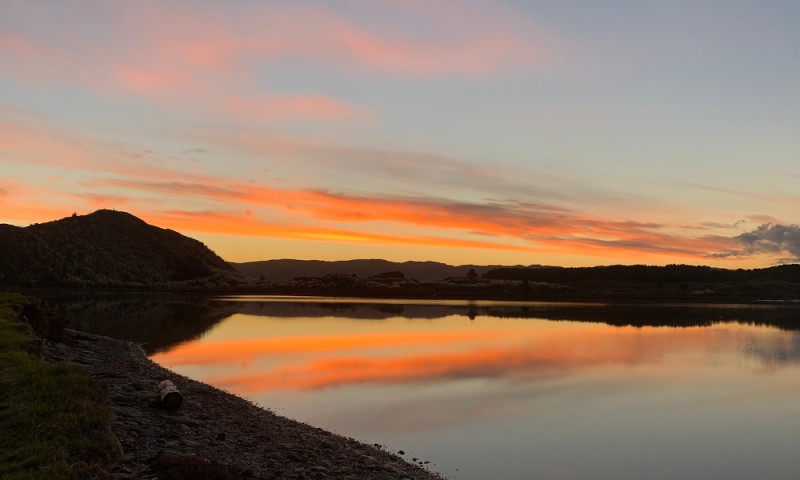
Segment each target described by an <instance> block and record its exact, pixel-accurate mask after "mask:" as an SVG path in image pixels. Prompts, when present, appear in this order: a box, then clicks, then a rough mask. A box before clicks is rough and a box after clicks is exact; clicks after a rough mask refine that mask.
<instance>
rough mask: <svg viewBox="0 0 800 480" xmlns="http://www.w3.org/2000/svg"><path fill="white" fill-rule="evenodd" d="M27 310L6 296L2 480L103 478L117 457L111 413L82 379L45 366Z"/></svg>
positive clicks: (0, 317) (1, 344) (0, 374)
mask: <svg viewBox="0 0 800 480" xmlns="http://www.w3.org/2000/svg"><path fill="white" fill-rule="evenodd" d="M28 304H29V301H28V300H27V299H26V298H25V297H22V296H20V295H17V294H7V293H0V432H2V435H0V478H3V479H6V480H23V479H26V480H27V479H72V478H75V479H78V478H91V477H97V476H98V475H101V474H102V472H103V471H104V469H106V468H107V467H108V466H109V465H110V464H111V463H112V462H113V461H114V459H115V458H116V457H117V455H118V454H119V443H118V442H117V440H116V438H115V437H114V435H113V434H112V432H111V428H110V425H111V421H112V414H111V411H110V410H109V409H108V407H107V406H106V404H105V402H104V394H103V393H102V391H101V390H100V389H99V388H98V386H97V385H96V384H95V383H94V382H93V381H92V379H91V378H90V377H89V376H88V375H87V374H86V373H85V372H84V371H82V370H81V369H79V368H77V367H74V366H66V365H53V364H48V363H43V362H42V361H41V360H40V358H39V355H40V351H41V340H39V339H38V338H36V336H35V335H34V333H33V331H32V329H31V326H30V325H29V324H28V323H27V322H25V321H24V320H23V318H24V317H23V313H22V312H23V309H24V307H25V306H26V305H28Z"/></svg>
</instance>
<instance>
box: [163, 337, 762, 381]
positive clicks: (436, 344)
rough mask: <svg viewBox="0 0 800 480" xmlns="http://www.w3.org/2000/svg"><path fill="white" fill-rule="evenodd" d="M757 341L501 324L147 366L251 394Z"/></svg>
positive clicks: (553, 369) (463, 375) (195, 356)
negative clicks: (200, 372)
mask: <svg viewBox="0 0 800 480" xmlns="http://www.w3.org/2000/svg"><path fill="white" fill-rule="evenodd" d="M755 334H756V332H755V330H754V329H752V328H750V327H746V326H735V325H718V326H713V327H698V328H688V329H672V328H656V327H643V328H637V327H610V326H606V325H591V326H586V325H585V324H584V325H576V326H575V327H574V328H568V329H565V330H561V329H559V330H552V329H547V328H530V327H526V328H520V327H519V326H509V327H508V328H497V329H492V330H455V331H428V332H423V331H406V332H381V333H353V334H334V335H298V336H290V337H281V338H261V339H247V340H225V341H215V342H209V341H202V340H199V341H195V342H192V343H188V344H184V345H181V346H179V347H177V348H175V349H173V350H171V351H169V352H165V353H160V354H157V355H154V357H153V359H154V360H155V361H157V362H159V363H161V364H164V365H169V366H175V365H200V366H206V367H209V366H219V365H222V364H228V365H229V366H228V367H226V368H225V370H223V372H225V373H222V374H215V375H213V376H209V377H208V378H204V381H207V382H209V383H212V384H214V385H217V386H221V387H224V388H227V389H230V390H232V391H235V392H240V393H251V392H259V391H267V390H309V389H322V388H327V387H333V386H338V385H343V384H365V383H374V384H382V383H403V382H427V381H440V380H454V379H470V378H506V379H509V380H515V381H524V380H529V379H536V378H548V377H554V376H563V375H566V374H568V373H569V372H570V371H574V370H588V369H596V368H600V367H603V366H609V365H612V366H623V367H624V366H635V365H638V364H643V363H648V364H656V363H659V362H660V361H661V360H662V358H663V357H664V356H665V355H670V354H674V353H675V351H676V350H675V346H676V345H680V349H679V351H678V353H680V354H681V355H683V356H686V355H687V354H688V355H689V357H690V356H691V354H697V353H699V354H702V353H703V352H710V351H714V352H719V351H720V346H721V345H729V346H730V345H735V344H737V343H741V342H737V341H736V340H737V339H738V340H743V339H746V338H749V336H752V335H755ZM732 340H733V341H732ZM728 348H730V347H728ZM687 358H688V357H687ZM236 364H238V365H236ZM670 365H671V367H670V370H669V372H666V373H664V374H667V375H682V374H684V373H686V372H688V371H690V369H691V367H692V366H691V362H690V361H688V360H686V361H685V362H684V366H685V369H684V368H682V366H681V365H682V364H681V361H680V360H678V361H677V362H676V361H675V360H674V359H673V361H672V362H671V364H670ZM676 365H677V366H676Z"/></svg>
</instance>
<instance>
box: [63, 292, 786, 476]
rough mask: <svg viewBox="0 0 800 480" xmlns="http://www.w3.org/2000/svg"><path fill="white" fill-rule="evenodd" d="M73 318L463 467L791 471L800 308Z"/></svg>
mask: <svg viewBox="0 0 800 480" xmlns="http://www.w3.org/2000/svg"><path fill="white" fill-rule="evenodd" d="M63 305H65V307H64V308H65V309H66V310H67V313H68V315H69V316H70V317H71V318H72V322H73V324H74V325H75V326H76V327H78V328H83V329H85V330H90V331H96V332H99V333H103V334H106V335H111V336H117V337H122V338H127V339H131V340H136V341H140V342H146V346H147V349H148V351H149V352H150V354H151V355H152V358H153V359H154V360H155V361H157V362H159V363H161V364H163V365H165V366H167V367H169V368H172V369H173V370H176V371H178V372H180V373H182V374H184V375H187V376H190V377H192V378H195V379H198V380H202V381H204V382H207V383H211V384H213V385H216V386H219V387H222V388H224V389H227V390H229V391H232V392H235V393H237V394H240V395H242V396H244V397H247V398H249V399H251V400H253V401H255V402H256V403H258V404H261V405H263V406H266V407H269V408H271V409H273V410H275V411H277V412H278V413H280V414H283V415H286V416H289V417H292V418H295V419H299V420H302V421H305V422H308V423H311V424H313V425H316V426H320V427H323V428H326V429H329V430H332V431H335V432H337V433H341V434H343V435H347V436H351V437H354V438H357V439H360V440H362V441H364V442H367V443H380V444H383V445H386V446H387V448H388V449H389V450H392V451H397V450H404V451H405V452H406V455H405V456H406V457H407V458H409V459H411V458H412V457H418V458H419V459H420V460H425V461H430V462H431V467H432V468H433V469H434V470H437V471H439V472H441V473H444V474H445V475H448V476H451V477H453V478H456V479H464V480H466V479H495V478H496V479H530V478H537V479H580V480H586V479H614V480H619V479H636V480H640V479H669V480H674V479H684V480H685V479H703V480H708V479H716V478H720V479H722V478H724V479H748V480H750V479H756V478H763V479H792V480H794V479H796V478H798V477H800V455H798V454H797V442H798V440H800V309H798V308H796V307H795V308H792V307H781V306H627V307H626V306H605V305H568V304H560V305H559V304H507V303H506V304H504V303H465V302H451V303H444V304H431V303H427V302H417V303H405V304H398V303H395V302H383V303H376V302H375V301H374V300H363V301H354V300H352V299H349V300H335V299H310V298H307V299H286V298H231V299H224V300H220V299H216V300H212V299H204V298H189V299H185V298H183V299H181V298H172V297H157V298H128V299H106V300H97V299H83V300H73V301H72V302H65V303H64V304H63Z"/></svg>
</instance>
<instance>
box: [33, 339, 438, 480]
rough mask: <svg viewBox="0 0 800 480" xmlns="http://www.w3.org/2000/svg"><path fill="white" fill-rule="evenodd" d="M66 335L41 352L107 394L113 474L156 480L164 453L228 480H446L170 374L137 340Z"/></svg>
mask: <svg viewBox="0 0 800 480" xmlns="http://www.w3.org/2000/svg"><path fill="white" fill-rule="evenodd" d="M65 335H66V337H67V341H66V342H64V343H58V342H54V341H49V340H47V341H45V342H44V352H43V358H44V360H45V361H48V362H53V363H63V364H73V365H77V366H79V367H81V368H83V369H84V370H86V371H87V372H88V373H89V375H90V376H91V377H92V378H93V379H95V380H96V381H97V382H98V383H99V384H100V385H101V386H102V388H103V389H104V390H105V391H106V392H107V402H108V404H109V407H110V408H111V410H112V411H113V413H114V415H115V416H116V419H115V421H114V423H113V425H112V430H113V432H114V434H115V435H116V437H117V439H118V440H119V442H120V446H121V447H122V452H123V454H122V456H121V458H120V459H119V461H118V462H117V463H116V464H115V465H114V466H113V467H112V468H111V469H110V471H109V472H108V473H109V475H110V476H111V478H116V479H120V480H127V479H135V478H158V472H157V469H158V468H159V467H158V462H160V461H162V460H163V459H164V458H173V459H174V458H188V459H192V460H199V461H200V462H209V463H210V464H215V465H219V466H226V467H227V470H228V471H229V472H231V475H232V476H230V477H228V478H254V479H279V478H280V479H285V478H303V479H332V478H336V479H353V480H355V479H374V480H395V479H397V480H400V479H406V480H442V478H443V477H441V476H440V475H439V474H436V473H434V472H431V471H429V470H427V469H425V468H423V467H422V466H419V465H415V464H412V463H409V462H408V461H406V460H405V459H403V458H402V457H400V456H398V455H396V454H393V453H390V452H388V451H386V450H384V449H382V448H380V447H379V446H378V445H367V444H364V443H361V442H359V441H356V440H354V439H351V438H347V437H344V436H341V435H338V434H335V433H331V432H328V431H326V430H323V429H320V428H317V427H313V426H311V425H308V424H305V423H302V422H299V421H296V420H291V419H288V418H285V417H282V416H280V415H277V414H275V413H273V412H271V411H269V410H267V409H264V408H262V407H259V406H257V405H255V404H253V403H251V402H250V401H248V400H245V399H243V398H241V397H238V396H236V395H233V394H231V393H228V392H225V391H223V390H219V389H217V388H215V387H212V386H210V385H207V384H205V383H202V382H198V381H196V380H192V379H189V378H187V377H184V376H182V375H179V374H177V373H175V372H172V371H171V370H168V369H166V368H164V367H162V366H160V365H158V364H156V363H155V362H153V361H152V360H150V359H149V358H147V356H146V354H145V352H144V350H143V349H142V348H141V346H140V345H139V344H136V343H133V342H126V341H122V340H115V339H112V338H109V337H103V336H98V335H93V334H87V333H83V332H78V331H75V330H65ZM162 380H171V381H172V382H174V383H175V385H176V386H177V387H178V389H179V390H180V391H181V393H182V394H183V396H184V402H183V405H182V406H181V407H180V408H179V409H178V410H176V411H174V412H169V411H166V410H163V409H160V408H158V405H157V402H156V398H157V395H156V392H155V388H156V385H157V384H158V382H160V381H162ZM209 478H210V477H209Z"/></svg>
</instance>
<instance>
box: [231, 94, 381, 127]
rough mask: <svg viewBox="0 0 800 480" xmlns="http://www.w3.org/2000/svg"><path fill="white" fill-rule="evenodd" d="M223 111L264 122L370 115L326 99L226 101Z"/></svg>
mask: <svg viewBox="0 0 800 480" xmlns="http://www.w3.org/2000/svg"><path fill="white" fill-rule="evenodd" d="M223 105H224V109H225V110H226V111H228V112H230V113H232V114H234V115H235V116H237V117H252V118H254V119H259V120H266V121H278V120H280V121H287V120H289V121H290V120H297V119H320V120H364V119H368V118H370V115H369V114H368V113H367V112H365V111H364V110H361V109H359V108H357V107H355V106H352V105H350V104H348V103H345V102H342V101H339V100H336V99H333V98H330V97H328V96H326V95H320V94H317V95H293V96H278V95H259V96H257V97H252V98H247V97H228V98H226V99H225V100H224V101H223Z"/></svg>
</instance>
